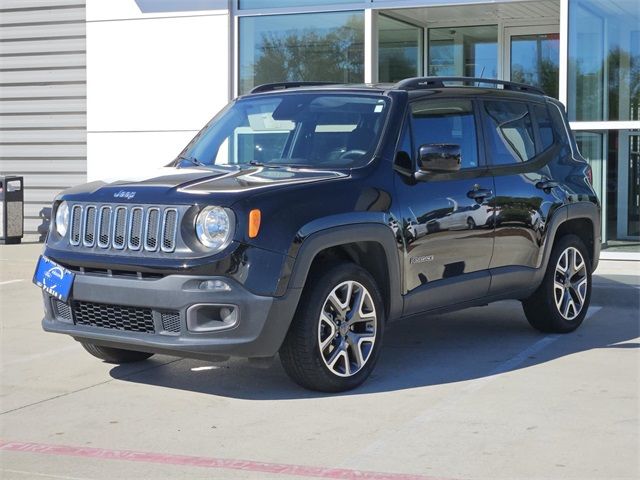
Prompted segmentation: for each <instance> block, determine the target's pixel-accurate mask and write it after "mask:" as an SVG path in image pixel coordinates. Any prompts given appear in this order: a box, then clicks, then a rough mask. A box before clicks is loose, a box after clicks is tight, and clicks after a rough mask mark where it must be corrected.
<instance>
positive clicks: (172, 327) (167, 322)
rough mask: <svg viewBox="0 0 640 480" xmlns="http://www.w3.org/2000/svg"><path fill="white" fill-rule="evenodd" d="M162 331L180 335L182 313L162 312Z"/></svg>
mask: <svg viewBox="0 0 640 480" xmlns="http://www.w3.org/2000/svg"><path fill="white" fill-rule="evenodd" d="M162 329H163V330H164V331H165V332H171V333H180V313H179V312H162Z"/></svg>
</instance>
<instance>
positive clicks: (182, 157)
mask: <svg viewBox="0 0 640 480" xmlns="http://www.w3.org/2000/svg"><path fill="white" fill-rule="evenodd" d="M178 160H186V161H187V162H191V163H193V164H194V165H195V166H197V167H206V165H205V164H204V163H202V162H201V161H200V160H198V159H197V158H196V157H187V156H185V155H178Z"/></svg>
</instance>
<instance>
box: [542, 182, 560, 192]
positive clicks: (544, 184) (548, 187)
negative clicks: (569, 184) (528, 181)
mask: <svg viewBox="0 0 640 480" xmlns="http://www.w3.org/2000/svg"><path fill="white" fill-rule="evenodd" d="M558 185H560V182H556V181H555V180H542V181H541V182H538V183H536V188H539V189H540V190H551V189H552V188H555V187H557V186H558Z"/></svg>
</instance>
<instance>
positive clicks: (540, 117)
mask: <svg viewBox="0 0 640 480" xmlns="http://www.w3.org/2000/svg"><path fill="white" fill-rule="evenodd" d="M533 113H534V114H535V116H536V124H537V125H538V134H539V135H540V142H541V143H542V151H544V150H546V149H547V148H549V147H551V146H552V145H553V122H552V120H551V116H550V115H549V110H548V109H547V107H545V106H542V105H534V106H533Z"/></svg>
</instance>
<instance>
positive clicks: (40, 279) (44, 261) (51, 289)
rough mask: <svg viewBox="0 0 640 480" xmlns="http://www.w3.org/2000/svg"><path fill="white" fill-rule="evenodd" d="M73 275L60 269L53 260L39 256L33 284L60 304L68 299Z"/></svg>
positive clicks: (62, 268) (64, 269)
mask: <svg viewBox="0 0 640 480" xmlns="http://www.w3.org/2000/svg"><path fill="white" fill-rule="evenodd" d="M74 277H75V273H73V272H70V271H69V270H67V269H66V268H64V267H61V266H60V265H58V264H57V263H56V262H54V261H53V260H49V259H48V258H47V257H43V256H40V258H39V259H38V265H37V267H36V273H35V274H34V275H33V283H35V284H36V285H37V286H39V287H40V288H41V289H43V290H44V291H45V292H47V293H48V294H49V295H51V296H53V297H56V298H57V299H58V300H60V301H62V302H66V301H67V300H68V299H69V294H70V293H71V287H73V279H74Z"/></svg>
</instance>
